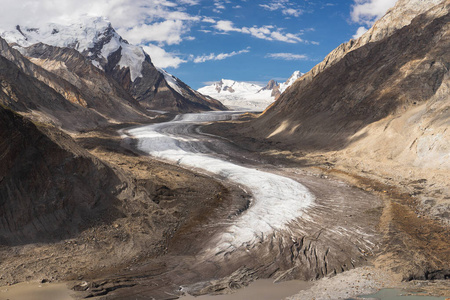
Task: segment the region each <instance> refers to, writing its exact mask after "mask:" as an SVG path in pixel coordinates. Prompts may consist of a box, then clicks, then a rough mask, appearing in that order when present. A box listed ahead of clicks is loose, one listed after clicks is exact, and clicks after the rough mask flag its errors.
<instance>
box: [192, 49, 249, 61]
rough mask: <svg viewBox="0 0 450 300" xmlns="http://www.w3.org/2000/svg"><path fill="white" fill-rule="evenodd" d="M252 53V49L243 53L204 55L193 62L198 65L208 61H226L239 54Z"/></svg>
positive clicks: (195, 58)
mask: <svg viewBox="0 0 450 300" xmlns="http://www.w3.org/2000/svg"><path fill="white" fill-rule="evenodd" d="M248 52H250V48H247V49H243V50H241V51H233V52H231V53H219V54H214V53H211V54H209V55H202V56H197V57H193V58H192V61H193V62H194V63H196V64H198V63H204V62H206V61H209V60H224V59H226V58H229V57H232V56H236V55H239V54H243V53H248Z"/></svg>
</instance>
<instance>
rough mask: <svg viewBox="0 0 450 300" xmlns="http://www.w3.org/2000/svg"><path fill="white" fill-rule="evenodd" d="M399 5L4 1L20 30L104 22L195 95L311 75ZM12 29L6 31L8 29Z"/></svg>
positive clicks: (356, 0) (368, 0)
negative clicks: (215, 87) (212, 86)
mask: <svg viewBox="0 0 450 300" xmlns="http://www.w3.org/2000/svg"><path fill="white" fill-rule="evenodd" d="M395 2H396V1H395V0H59V1H58V2H57V3H58V4H57V5H55V1H54V0H39V1H36V0H21V1H10V0H0V5H1V6H2V9H3V10H4V11H7V12H8V14H6V15H4V16H2V19H1V20H0V29H4V30H7V29H9V28H11V27H12V26H15V25H17V24H21V25H26V26H36V27H38V26H39V25H40V23H47V22H55V23H71V22H73V21H76V20H77V19H78V18H79V17H80V15H86V14H87V15H93V16H103V17H106V18H108V19H109V20H110V21H111V23H112V25H113V27H114V28H115V29H116V30H117V31H118V32H119V34H121V35H122V36H123V37H124V38H125V39H127V40H128V41H129V42H130V43H132V44H136V45H141V46H143V47H144V49H145V50H146V51H147V52H148V53H149V54H150V56H151V57H152V60H153V62H154V64H155V65H157V66H159V67H162V68H164V69H166V70H167V71H168V72H170V73H172V74H174V75H175V76H177V77H179V78H180V79H181V80H183V81H184V82H186V83H187V84H188V85H190V86H191V87H193V88H194V89H198V88H200V87H202V86H204V85H206V84H209V83H211V82H213V81H218V80H220V79H222V78H226V79H233V80H238V81H248V82H258V83H260V84H265V83H266V82H267V81H269V80H270V79H275V80H277V81H280V82H281V81H285V80H286V79H287V78H288V77H289V76H290V75H291V74H292V73H293V72H294V71H295V70H300V71H301V72H307V71H309V70H310V69H311V68H312V67H313V66H314V65H316V64H317V63H318V62H320V61H321V60H322V59H323V58H324V57H325V56H326V55H327V54H328V53H329V52H330V51H331V50H333V49H334V48H336V47H337V46H338V45H339V44H341V43H343V42H346V41H348V40H350V39H351V38H352V37H354V36H355V34H356V33H357V32H358V33H359V34H361V33H362V32H364V31H365V30H367V28H369V27H370V26H371V25H372V24H373V22H374V21H375V20H376V19H377V18H379V17H381V16H382V15H383V14H384V13H385V12H386V11H387V10H388V9H389V8H390V7H392V6H393V5H394V4H395ZM8 27H9V28H8Z"/></svg>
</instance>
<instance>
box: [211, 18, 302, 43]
mask: <svg viewBox="0 0 450 300" xmlns="http://www.w3.org/2000/svg"><path fill="white" fill-rule="evenodd" d="M213 27H214V28H215V29H217V30H219V31H221V32H222V33H227V32H240V33H245V34H250V35H252V36H254V37H256V38H259V39H263V40H268V41H281V42H286V43H292V44H296V43H298V42H305V41H304V40H303V39H302V38H300V34H293V33H284V32H283V31H282V29H279V28H276V27H275V26H273V25H264V26H261V27H258V26H253V27H242V28H239V27H235V26H234V24H233V22H231V21H227V20H220V21H218V22H217V23H216V24H215V25H214V26H213Z"/></svg>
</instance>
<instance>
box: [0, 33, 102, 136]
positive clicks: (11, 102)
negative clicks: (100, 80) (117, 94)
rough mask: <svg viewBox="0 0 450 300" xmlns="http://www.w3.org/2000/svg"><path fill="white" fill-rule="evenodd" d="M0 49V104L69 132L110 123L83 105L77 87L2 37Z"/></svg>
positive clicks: (83, 101)
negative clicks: (30, 59)
mask: <svg viewBox="0 0 450 300" xmlns="http://www.w3.org/2000/svg"><path fill="white" fill-rule="evenodd" d="M0 47H2V49H1V50H0V51H1V52H0V54H1V55H0V83H1V91H2V92H1V93H0V104H4V105H6V106H8V107H10V108H12V109H14V110H15V111H17V112H20V113H21V114H24V115H27V116H28V117H31V118H33V119H35V120H38V121H41V122H48V123H54V124H55V125H57V126H59V127H62V128H65V129H68V130H83V129H88V128H95V127H98V126H104V125H107V124H108V120H107V119H106V118H105V117H103V116H101V115H100V114H98V113H97V112H95V111H93V110H90V109H89V108H87V107H85V106H84V103H85V100H84V99H83V98H82V97H81V96H80V93H79V91H78V90H77V88H76V87H75V86H73V85H72V84H70V83H69V82H67V81H66V80H63V79H62V78H59V77H58V76H56V75H54V74H52V73H50V72H48V71H46V70H44V69H42V68H40V67H38V66H36V65H34V64H32V63H30V62H29V61H28V60H27V59H25V58H24V57H23V56H21V55H20V53H19V52H17V51H15V50H14V49H11V48H9V47H8V46H7V44H6V43H5V42H4V41H3V40H2V39H1V38H0ZM3 55H5V56H7V57H8V59H7V58H5V57H4V56H3ZM18 66H19V67H18ZM68 100H69V101H68Z"/></svg>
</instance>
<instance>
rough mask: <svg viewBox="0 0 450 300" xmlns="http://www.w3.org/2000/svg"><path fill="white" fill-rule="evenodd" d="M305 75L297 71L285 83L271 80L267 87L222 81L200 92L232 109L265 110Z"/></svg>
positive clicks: (227, 80) (203, 88)
mask: <svg viewBox="0 0 450 300" xmlns="http://www.w3.org/2000/svg"><path fill="white" fill-rule="evenodd" d="M302 75H303V74H302V73H301V72H300V71H295V72H294V73H293V74H292V75H291V77H289V79H288V80H287V81H286V82H284V83H280V84H279V83H277V82H276V81H275V80H270V81H269V82H268V83H267V85H266V86H261V85H259V84H255V83H249V82H242V81H235V80H230V79H222V80H220V81H219V82H215V83H213V84H211V85H208V86H205V87H202V88H200V89H198V91H199V92H200V93H202V94H204V95H208V96H211V97H212V98H214V99H217V100H219V101H221V102H222V103H223V104H224V105H226V106H227V107H229V108H232V109H245V110H261V111H262V110H264V109H266V108H267V107H268V106H269V105H270V104H272V103H273V102H274V101H275V100H276V99H278V97H280V95H281V93H283V92H284V91H285V90H286V89H287V88H289V87H290V86H291V85H292V84H293V83H294V82H295V81H296V80H297V79H298V78H300V77H301V76H302Z"/></svg>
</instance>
